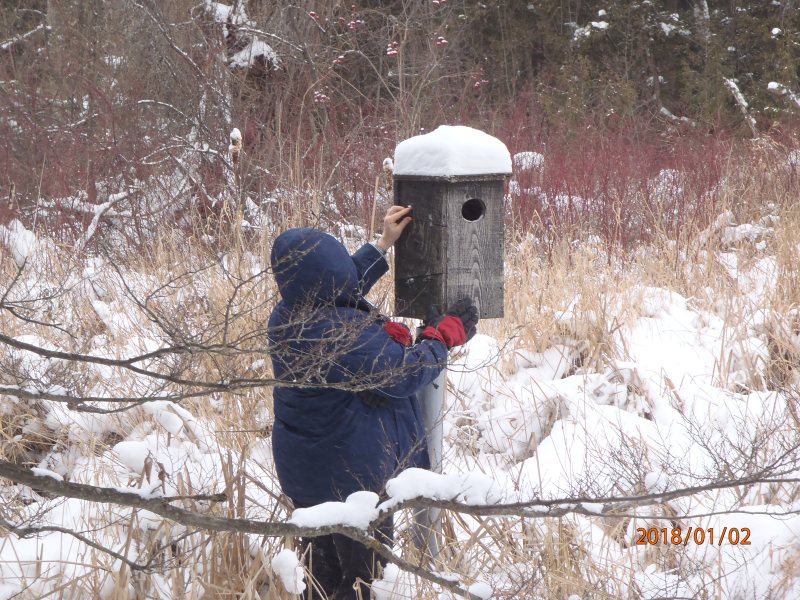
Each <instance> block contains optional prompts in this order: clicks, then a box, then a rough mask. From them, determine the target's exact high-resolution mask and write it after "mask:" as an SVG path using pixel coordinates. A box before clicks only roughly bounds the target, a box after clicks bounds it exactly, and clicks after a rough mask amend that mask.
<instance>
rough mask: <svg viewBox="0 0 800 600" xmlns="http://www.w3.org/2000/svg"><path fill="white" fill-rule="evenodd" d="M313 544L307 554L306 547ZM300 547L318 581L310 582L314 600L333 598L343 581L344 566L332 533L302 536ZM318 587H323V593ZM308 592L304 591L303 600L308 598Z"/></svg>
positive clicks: (310, 570) (309, 568)
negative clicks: (340, 562)
mask: <svg viewBox="0 0 800 600" xmlns="http://www.w3.org/2000/svg"><path fill="white" fill-rule="evenodd" d="M309 546H311V551H310V552H308V553H307V554H306V549H307V548H308V547H309ZM300 547H301V548H302V552H303V554H304V555H305V556H306V567H307V568H308V570H309V572H310V573H311V576H312V577H313V578H314V579H315V580H316V583H312V582H310V581H309V582H308V589H310V590H312V594H311V599H312V600H328V598H333V595H334V594H335V593H336V590H337V589H338V588H339V584H340V583H341V581H342V568H341V565H340V564H339V554H338V553H337V551H336V545H335V544H334V541H333V536H332V535H322V536H319V537H315V538H301V540H300ZM317 588H321V591H322V594H320V591H319V590H318V589H317ZM307 594H308V592H307V591H306V592H304V593H303V596H302V598H303V600H305V599H306V598H308V595H307Z"/></svg>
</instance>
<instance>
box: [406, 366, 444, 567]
mask: <svg viewBox="0 0 800 600" xmlns="http://www.w3.org/2000/svg"><path fill="white" fill-rule="evenodd" d="M445 384H446V368H445V369H442V372H441V373H439V376H438V377H437V378H436V379H434V380H433V381H432V382H431V383H429V384H428V385H426V386H425V387H424V388H422V390H421V391H420V393H419V401H420V405H421V408H422V420H423V423H424V424H425V433H426V435H427V441H428V455H429V456H430V460H431V471H433V472H434V473H441V472H442V448H443V444H444V427H443V423H442V421H443V418H444V392H445ZM440 516H441V510H439V509H438V508H429V509H420V510H418V511H416V512H415V513H414V544H415V545H416V546H417V548H419V549H420V550H422V549H424V548H427V550H428V555H429V556H430V557H431V558H436V556H437V555H438V554H439V538H440V536H441V533H442V522H441V519H440Z"/></svg>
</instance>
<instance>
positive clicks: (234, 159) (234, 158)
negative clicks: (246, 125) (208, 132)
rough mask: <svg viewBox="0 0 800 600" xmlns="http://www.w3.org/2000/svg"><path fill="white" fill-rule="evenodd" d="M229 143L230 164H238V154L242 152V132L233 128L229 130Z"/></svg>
mask: <svg viewBox="0 0 800 600" xmlns="http://www.w3.org/2000/svg"><path fill="white" fill-rule="evenodd" d="M230 138H231V143H230V146H228V154H230V156H231V164H234V165H236V164H239V152H241V150H242V132H241V131H239V129H238V128H236V127H234V128H233V129H232V130H231V135H230Z"/></svg>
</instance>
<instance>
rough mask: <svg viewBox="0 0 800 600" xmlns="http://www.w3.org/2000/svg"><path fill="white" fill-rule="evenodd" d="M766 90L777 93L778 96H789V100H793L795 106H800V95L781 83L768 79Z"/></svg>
mask: <svg viewBox="0 0 800 600" xmlns="http://www.w3.org/2000/svg"><path fill="white" fill-rule="evenodd" d="M767 91H769V92H772V93H773V94H777V95H778V96H786V97H787V98H789V100H791V101H792V102H794V104H795V105H796V106H797V108H800V95H798V94H795V93H794V92H793V91H792V90H791V89H789V88H788V87H786V86H785V85H783V84H782V83H779V82H777V81H770V82H769V84H767Z"/></svg>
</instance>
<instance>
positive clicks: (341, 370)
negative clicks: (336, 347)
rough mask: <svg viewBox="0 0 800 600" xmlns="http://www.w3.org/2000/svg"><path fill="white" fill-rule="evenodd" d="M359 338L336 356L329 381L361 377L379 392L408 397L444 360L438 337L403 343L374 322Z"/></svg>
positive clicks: (430, 378)
mask: <svg viewBox="0 0 800 600" xmlns="http://www.w3.org/2000/svg"><path fill="white" fill-rule="evenodd" d="M359 338H360V339H359V341H358V343H357V344H354V346H353V347H352V348H351V349H350V350H349V351H348V352H347V353H345V354H344V355H343V356H341V357H339V360H338V361H337V363H338V364H337V365H336V367H335V368H334V369H332V371H331V372H329V374H328V382H329V383H339V382H343V381H354V382H358V381H359V380H361V381H364V382H365V384H367V385H369V389H370V391H372V392H375V393H377V394H379V395H381V396H384V397H387V398H407V397H409V396H412V395H413V394H415V393H417V391H419V390H420V389H421V388H423V387H424V386H426V385H428V384H429V383H431V382H432V381H433V380H434V379H436V378H437V377H438V376H439V373H441V371H442V369H444V368H445V366H446V364H447V348H446V346H445V345H444V344H443V343H442V342H440V341H438V340H422V341H420V342H418V343H417V344H414V345H413V346H411V347H406V346H403V345H402V344H398V343H397V342H396V341H394V340H393V339H392V338H391V336H389V334H388V333H386V332H385V331H384V330H383V327H382V326H380V325H377V324H376V325H373V326H370V327H368V328H367V329H366V330H365V331H364V332H362V334H361V335H360V336H359ZM336 380H338V381H336Z"/></svg>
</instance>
